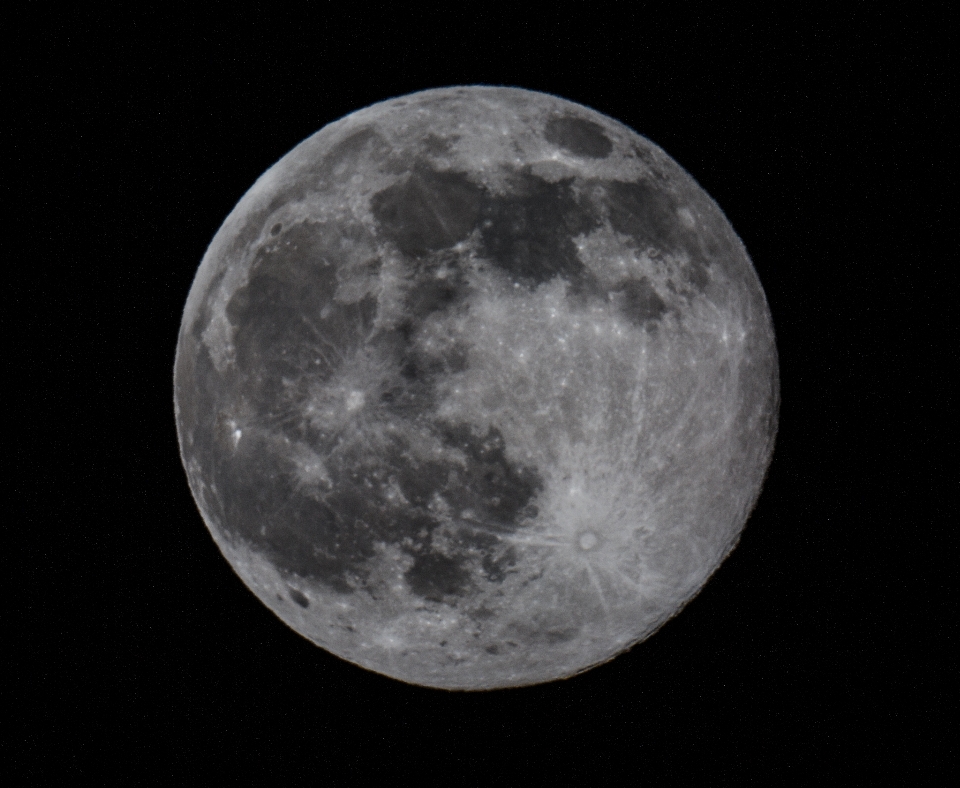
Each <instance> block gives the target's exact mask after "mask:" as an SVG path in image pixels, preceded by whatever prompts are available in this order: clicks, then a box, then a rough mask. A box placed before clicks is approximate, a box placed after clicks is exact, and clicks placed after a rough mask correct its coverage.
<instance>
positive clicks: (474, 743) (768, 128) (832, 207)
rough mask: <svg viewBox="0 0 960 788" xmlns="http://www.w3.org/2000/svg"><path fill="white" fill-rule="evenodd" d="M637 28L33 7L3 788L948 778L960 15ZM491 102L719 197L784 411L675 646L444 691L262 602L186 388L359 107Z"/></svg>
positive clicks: (568, 14) (544, 19) (490, 17)
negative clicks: (596, 139)
mask: <svg viewBox="0 0 960 788" xmlns="http://www.w3.org/2000/svg"><path fill="white" fill-rule="evenodd" d="M623 5H624V6H628V8H626V9H624V10H621V11H619V12H615V13H614V12H611V11H608V10H605V9H604V8H603V7H598V6H595V5H587V4H571V5H569V6H563V9H565V10H564V11H563V12H561V10H560V9H561V6H560V5H557V6H556V10H555V11H554V12H552V13H546V14H543V15H541V14H537V13H533V12H526V11H524V10H522V9H521V10H519V11H514V10H511V8H512V6H511V7H510V8H508V7H507V6H506V4H505V5H504V7H500V8H494V7H492V6H489V7H488V6H484V7H478V6H470V5H464V4H456V3H451V4H442V5H439V6H438V7H437V8H436V9H433V10H429V11H412V10H404V9H402V8H398V7H397V6H395V5H390V6H386V5H384V6H376V5H366V6H364V5H363V4H339V3H337V4H334V3H312V4H305V5H303V6H302V7H299V8H296V9H295V10H289V9H288V10H282V9H279V8H277V7H274V6H273V5H271V4H262V5H251V6H238V7H234V6H230V7H229V8H224V9H223V10H222V11H221V12H218V13H217V14H216V16H217V17H219V18H213V16H211V15H209V11H208V12H207V13H206V14H204V15H200V14H199V13H197V12H196V9H198V8H199V4H197V5H196V6H195V7H192V8H194V11H195V12H194V13H190V11H189V9H188V8H186V7H182V8H179V9H176V11H175V12H173V11H171V12H161V11H147V10H143V9H142V8H138V7H135V6H136V4H126V5H125V6H122V7H121V6H116V7H113V8H112V9H111V7H110V6H102V7H101V8H104V9H108V10H103V11H98V12H97V13H96V14H93V13H92V12H90V11H75V12H72V13H70V14H68V15H62V14H60V13H55V12H54V11H53V10H52V8H53V7H43V6H39V5H36V4H26V5H24V6H22V7H21V9H20V10H19V11H18V12H16V14H15V15H14V19H13V24H12V25H10V26H8V34H9V37H10V51H9V52H8V53H7V58H8V59H9V62H10V63H11V68H9V69H8V74H7V76H8V77H9V78H11V83H10V85H9V90H8V91H7V92H6V95H7V101H6V102H5V106H6V107H7V110H8V112H9V113H10V114H9V115H8V123H7V129H6V133H7V134H8V135H9V139H10V141H11V143H12V144H11V145H10V147H9V148H8V150H10V151H12V154H11V159H10V161H11V164H12V165H13V166H12V171H13V172H14V175H13V176H12V177H11V178H8V179H7V182H6V184H5V186H6V192H7V194H8V197H11V198H13V199H12V202H13V207H12V212H11V213H10V214H8V217H9V219H10V220H11V226H10V227H9V228H8V231H9V235H8V249H10V250H11V252H10V254H11V257H12V259H8V270H15V271H16V273H15V275H14V276H13V277H12V278H11V279H10V280H9V281H11V282H12V283H13V284H12V286H11V291H12V292H11V293H10V295H11V297H12V304H11V308H10V309H8V310H6V313H5V315H4V321H5V325H6V327H7V330H6V337H7V342H8V348H9V353H10V355H9V356H8V358H9V359H10V360H9V364H10V366H11V372H12V375H11V378H8V390H11V391H12V393H13V398H14V412H13V414H12V421H13V423H12V424H11V425H10V428H9V431H8V436H10V437H8V439H10V440H11V443H12V447H13V454H14V457H15V463H16V471H15V475H14V477H13V482H12V484H11V489H12V491H13V505H12V510H13V516H12V517H11V518H10V520H8V521H7V523H6V526H5V529H4V530H5V533H6V534H7V535H8V537H9V538H8V544H7V548H6V551H7V555H8V558H9V559H10V560H11V562H12V568H11V570H10V571H8V572H7V573H6V578H7V581H8V583H9V591H8V594H7V599H8V603H7V604H8V607H7V610H8V613H7V614H6V615H5V620H6V621H7V622H8V623H7V626H6V627H5V629H6V630H7V632H8V638H9V640H8V643H9V645H10V646H12V647H13V648H12V651H13V656H14V663H13V664H14V667H13V670H12V672H11V675H12V689H11V692H10V693H9V695H8V698H9V702H8V703H5V706H6V709H7V714H6V715H5V716H7V717H8V719H9V720H10V722H11V723H12V724H11V725H8V726H7V731H8V732H7V734H6V736H5V738H6V742H5V745H4V746H5V748H6V749H7V751H8V755H7V756H5V758H4V762H5V764H6V767H5V769H10V768H12V769H13V770H14V773H15V774H16V775H17V780H16V781H14V782H10V783H9V784H11V785H13V784H19V783H20V782H21V781H33V782H36V783H46V784H50V781H51V780H54V779H57V780H60V779H63V780H66V781H67V784H74V783H76V782H79V781H80V780H81V779H86V780H92V781H93V782H94V783H95V784H96V783H99V784H108V783H124V784H143V783H150V782H157V783H161V784H164V783H168V782H173V781H189V782H193V781H196V780H201V784H207V783H208V782H209V781H210V780H214V779H216V781H218V782H219V781H221V780H223V781H231V782H232V781H235V780H239V781H240V782H241V783H243V782H248V781H249V782H251V783H254V784H261V783H265V782H266V781H268V780H270V781H271V782H272V781H274V780H289V779H302V780H304V781H308V780H309V781H311V782H316V783H318V784H324V785H349V784H356V783H357V781H359V780H363V779H375V778H378V777H379V778H380V779H384V780H391V781H394V780H398V779H400V780H403V779H408V778H409V777H414V778H417V779H418V780H419V781H420V782H421V783H426V784H434V783H440V782H441V781H442V782H444V783H449V782H452V783H453V784H462V785H489V784H495V783H496V784H505V785H518V784H522V782H521V781H528V780H534V781H538V782H540V781H547V780H549V781H551V782H556V781H559V782H561V783H564V782H569V783H573V784H582V785H599V784H604V783H606V782H609V781H612V780H614V779H616V778H617V777H619V778H620V779H622V780H624V781H626V782H627V783H628V784H652V785H661V784H663V785H670V784H677V785H682V784H695V785H696V784H716V783H721V782H732V783H738V784H739V783H747V782H753V781H755V780H756V781H760V782H762V783H768V782H771V781H774V780H775V781H777V782H778V783H779V782H781V781H790V780H796V779H801V780H804V781H809V780H812V779H840V780H843V781H844V784H849V783H850V782H859V781H860V780H861V779H864V780H866V781H869V780H872V779H874V778H876V777H877V776H889V775H899V776H902V777H903V778H911V779H916V780H919V781H925V780H926V779H931V778H933V779H939V778H941V777H942V775H944V774H946V770H947V767H948V755H949V751H950V749H951V748H952V747H953V743H952V738H951V737H950V736H949V733H948V729H947V728H946V727H944V726H942V725H941V724H940V723H939V722H938V718H939V717H940V715H941V714H943V713H945V712H950V713H952V708H953V706H954V705H955V704H954V701H955V695H953V696H952V695H951V693H950V691H949V689H948V686H949V684H948V683H947V677H946V676H945V674H944V673H943V672H942V669H943V668H945V667H946V666H947V663H948V660H949V659H950V658H951V657H952V652H954V651H955V649H956V640H955V639H954V638H953V635H952V634H951V633H952V628H951V626H952V619H953V618H955V616H956V608H955V607H948V606H947V605H946V604H945V597H946V594H947V592H948V586H947V575H946V574H945V573H944V572H943V569H944V568H945V563H946V562H945V559H946V558H947V557H951V556H950V553H949V548H948V546H947V544H946V534H948V533H949V532H950V531H951V530H952V529H951V527H950V526H949V522H950V521H951V518H950V516H949V513H948V503H947V495H948V493H949V495H950V499H951V503H952V499H953V498H954V497H955V493H956V486H955V485H956V479H955V472H956V459H955V456H956V455H955V452H954V451H953V450H951V451H950V452H949V453H947V449H948V447H947V445H946V443H947V440H945V439H948V440H949V441H950V443H951V445H952V444H953V439H952V428H951V427H950V419H949V413H950V412H953V411H952V408H951V407H950V406H949V405H950V404H951V402H952V400H949V397H950V394H952V390H951V391H949V392H948V390H947V380H948V378H949V377H950V375H951V371H952V372H953V373H955V372H956V364H955V361H956V351H955V350H954V349H953V348H952V347H951V348H947V347H946V342H945V339H946V335H947V318H948V315H950V314H952V315H954V316H955V314H956V313H955V311H954V312H948V311H946V310H945V309H944V308H943V307H942V306H941V298H942V296H943V295H945V294H948V293H949V291H950V289H952V288H950V286H949V281H951V280H950V279H948V278H947V273H948V271H949V272H950V273H951V274H952V273H953V268H954V266H955V261H956V250H955V242H954V243H952V244H951V248H950V249H949V250H948V251H944V247H945V244H946V234H947V232H948V231H950V232H951V233H954V232H955V223H956V220H955V218H954V215H953V214H954V211H953V210H948V205H949V203H947V190H948V187H952V188H953V190H954V197H953V199H954V200H955V188H956V179H955V173H954V172H953V171H952V170H951V169H950V167H949V162H950V160H951V159H952V158H953V149H952V146H951V145H950V144H949V142H948V138H947V133H948V128H949V129H950V131H952V130H953V128H952V127H948V125H947V122H946V115H947V108H948V106H949V104H950V103H953V104H955V93H954V99H953V101H952V102H951V101H950V99H949V91H948V83H950V81H951V79H952V73H953V72H954V70H955V69H954V68H953V67H952V66H953V64H952V63H951V61H950V59H949V58H950V55H949V53H950V51H951V44H955V42H951V41H950V40H948V35H947V32H946V31H947V29H948V25H947V23H946V15H945V13H943V9H945V5H944V7H943V9H941V8H940V7H939V6H938V5H937V4H935V3H927V4H924V7H925V9H926V10H923V11H918V12H915V13H909V14H908V13H904V14H901V15H899V16H895V15H891V14H884V13H882V12H881V11H880V10H877V11H873V12H871V11H863V12H860V11H856V12H849V13H846V14H834V15H832V16H828V17H824V16H819V15H813V14H804V13H801V12H795V11H784V10H782V9H779V8H777V9H776V10H775V11H774V10H768V11H766V12H763V14H762V15H760V16H757V15H756V14H755V13H751V14H747V15H736V14H733V13H731V12H723V11H713V12H709V13H704V12H701V11H700V10H698V9H696V8H695V7H693V6H684V7H682V8H680V9H678V10H675V11H673V12H671V13H669V14H667V13H658V12H651V11H638V10H633V9H632V6H633V5H634V4H623ZM461 8H462V10H459V9H461ZM245 9H246V10H245ZM952 48H954V49H955V46H953V47H952ZM476 83H484V84H496V85H499V84H503V85H511V86H518V87H524V88H529V89H534V90H541V91H546V92H550V93H555V94H557V95H560V96H563V97H565V98H569V99H572V100H574V101H578V102H581V103H583V104H586V105H588V106H591V107H593V108H595V109H597V110H599V111H601V112H603V113H605V114H608V115H610V116H612V117H614V118H617V119H619V120H621V121H623V122H625V123H627V124H628V125H630V126H632V127H633V128H635V129H636V130H637V131H639V132H640V133H641V134H643V135H645V136H647V137H649V138H650V139H652V140H653V141H654V142H656V143H657V144H659V145H660V146H662V147H663V148H664V149H665V150H666V151H667V152H668V153H669V154H670V155H671V156H673V157H674V158H675V159H676V160H677V161H678V162H679V163H680V164H681V165H682V166H683V167H684V168H686V169H687V170H688V171H689V172H690V173H691V174H692V175H693V176H694V177H695V178H696V179H697V180H698V181H699V183H700V184H701V185H702V186H703V187H704V188H705V189H706V190H707V191H708V192H709V193H710V194H711V195H712V196H713V197H714V199H716V201H717V202H718V203H719V205H720V206H721V207H722V208H723V210H724V211H725V212H726V214H727V216H728V217H729V219H730V221H731V223H732V224H733V226H734V228H735V229H736V230H737V232H738V233H739V234H740V236H741V238H742V239H743V241H744V243H745V244H746V247H747V249H748V251H749V252H750V254H751V257H752V259H753V261H754V264H755V266H756V269H757V271H758V273H759V276H760V279H761V281H762V283H763V285H764V288H765V290H766V293H767V298H768V300H769V303H770V308H771V311H772V314H773V318H774V323H775V327H776V330H777V336H778V345H779V352H780V363H781V387H782V408H781V426H780V433H779V437H778V444H777V449H776V454H775V457H774V460H773V464H772V466H771V468H770V472H769V476H768V479H767V482H766V486H765V488H764V490H763V493H762V496H761V498H760V500H759V503H758V505H757V508H756V510H755V512H754V514H753V516H752V518H751V520H750V522H749V524H748V527H747V529H746V531H745V533H744V535H743V538H742V540H741V543H740V545H739V547H738V548H737V550H736V551H735V552H734V553H733V554H732V555H731V556H730V558H729V559H728V560H727V561H726V563H725V564H724V565H723V566H722V568H721V569H720V570H719V571H718V572H717V574H716V575H715V576H714V578H713V579H712V580H711V581H710V582H709V584H708V585H707V586H706V588H705V589H704V590H703V592H702V593H701V594H700V595H699V596H698V597H697V598H696V599H695V600H694V601H693V602H692V603H691V604H690V605H689V606H688V607H687V608H686V609H685V610H684V611H683V613H682V614H681V615H680V616H679V617H678V618H676V619H675V620H673V621H671V622H670V623H668V624H667V625H666V626H665V627H664V628H663V629H662V630H661V631H660V632H659V633H658V634H657V635H655V636H654V637H653V638H652V639H650V640H649V641H647V642H646V643H644V644H642V645H640V646H638V647H636V648H634V649H633V650H632V651H631V652H629V653H627V654H625V655H623V656H621V657H619V658H618V659H616V660H615V661H613V662H611V663H609V664H607V665H604V666H602V667H599V668H596V669H595V670H593V671H590V672H588V673H586V674H584V675H582V676H580V677H577V678H574V679H571V680H568V681H563V682H556V683H553V684H549V685H544V686H538V687H532V688H526V689H519V690H510V691H500V692H488V693H482V694H458V693H446V692H440V691H434V690H428V689H422V688H418V687H413V686H408V685H404V684H401V683H398V682H396V681H393V680H391V679H388V678H384V677H381V676H378V675H375V674H372V673H369V672H366V671H364V670H362V669H360V668H356V667H353V666H351V665H348V664H346V663H344V662H342V661H340V660H339V659H337V658H335V657H333V656H331V655H329V654H327V653H326V652H324V651H321V650H320V649H318V648H316V647H315V646H313V645H312V644H310V643H308V642H307V641H305V640H303V639H302V638H300V637H299V636H298V635H296V634H295V633H294V632H292V631H291V630H289V629H287V628H286V627H285V626H284V625H283V624H281V623H280V621H279V620H277V619H275V618H274V617H273V615H272V614H271V613H269V612H268V611H267V610H266V609H265V608H264V607H263V606H262V605H261V604H260V603H259V602H258V601H257V600H256V598H255V597H254V596H253V595H252V594H251V593H250V592H248V591H247V590H246V589H245V587H244V586H243V585H242V584H241V582H240V581H239V580H238V579H237V578H236V576H235V575H234V574H233V572H232V570H231V569H230V567H229V565H228V564H227V563H226V562H225V561H224V560H223V559H222V558H221V557H220V555H219V553H218V551H217V549H216V547H215V545H214V543H213V541H212V540H211V538H210V537H209V535H208V533H207V531H206V529H205V528H204V525H203V522H202V520H201V518H200V516H199V514H198V512H197V510H196V508H195V506H194V504H193V501H192V499H191V497H190V492H189V489H188V486H187V482H186V478H185V475H184V473H183V471H182V468H181V465H180V460H179V456H178V449H177V443H176V434H175V427H174V419H173V404H172V365H173V357H174V351H175V347H176V340H177V332H178V329H179V321H180V316H181V310H182V307H183V304H184V301H185V299H186V296H187V292H188V290H189V287H190V284H191V281H192V279H193V276H194V273H195V271H196V268H197V266H198V264H199V262H200V259H201V257H202V256H203V253H204V251H205V249H206V246H207V244H208V243H209V241H210V240H211V238H212V237H213V235H214V233H215V232H216V230H217V229H218V227H219V226H220V223H221V222H222V221H223V219H224V218H225V217H226V215H227V214H228V213H229V211H230V210H231V209H232V207H233V206H234V205H235V203H236V202H237V200H238V199H239V198H240V197H241V195H242V194H243V193H244V192H245V191H246V189H247V188H249V187H250V186H251V185H252V184H253V182H254V181H255V180H256V178H257V177H258V176H259V175H260V174H261V173H262V172H263V171H264V170H265V169H267V168H268V167H269V166H270V165H272V164H273V163H274V162H275V161H276V160H277V159H279V158H280V157H281V156H283V155H284V154H285V153H286V152H287V151H288V150H290V149H291V148H292V147H293V146H294V145H296V144H297V143H298V142H300V141H301V140H303V139H304V138H305V137H307V136H308V135H310V134H312V133H313V132H315V131H317V130H318V129H319V128H321V127H322V126H323V125H325V124H326V123H329V122H331V121H333V120H336V119H337V118H339V117H341V116H342V115H344V114H346V113H348V112H351V111H353V110H356V109H359V108H361V107H364V106H367V105H369V104H372V103H375V102H377V101H380V100H382V99H387V98H390V97H393V96H396V95H399V94H404V93H409V92H413V91H416V90H420V89H424V88H430V87H441V86H447V85H454V84H476ZM951 138H952V135H951ZM953 322H955V321H953ZM11 379H12V380H14V381H17V382H16V383H15V384H13V385H11V383H10V380H11ZM952 508H953V507H951V509H952ZM954 517H955V516H954ZM952 521H954V522H955V519H954V520H952Z"/></svg>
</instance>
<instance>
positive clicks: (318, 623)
mask: <svg viewBox="0 0 960 788" xmlns="http://www.w3.org/2000/svg"><path fill="white" fill-rule="evenodd" d="M174 377H175V383H174V395H175V412H176V420H177V428H178V433H179V438H180V448H181V453H182V458H183V463H184V467H185V469H186V472H187V477H188V479H189V483H190V487H191V489H192V491H193V495H194V497H195V499H196V501H197V504H198V506H199V509H200V512H201V513H202V516H203V519H204V521H205V522H206V524H207V526H208V528H209V530H210V532H211V534H212V535H213V537H214V539H215V540H216V542H217V544H218V545H219V547H220V549H221V551H222V552H223V554H224V556H225V557H226V558H227V560H228V561H229V562H230V563H231V564H232V566H233V567H234V569H235V570H236V572H237V573H238V575H239V576H240V577H241V578H242V580H243V581H244V582H245V583H246V585H247V586H248V587H249V588H250V589H251V590H252V591H253V592H254V593H255V594H256V595H257V596H258V597H259V598H260V599H261V600H262V601H263V603H264V604H265V605H267V606H268V607H269V608H270V609H271V610H272V611H274V613H276V615H278V616H279V617H280V618H281V619H282V620H283V621H285V622H286V623H287V624H288V625H289V626H291V627H292V628H293V629H295V630H296V631H297V632H299V633H301V634H302V635H304V636H305V637H307V638H309V639H310V640H312V641H313V642H315V643H316V644H318V645H319V646H322V647H323V648H325V649H328V650H329V651H331V652H333V653H334V654H337V655H339V656H340V657H342V658H344V659H346V660H349V661H350V662H353V663H355V664H357V665H361V666H363V667H366V668H369V669H371V670H374V671H377V672H379V673H383V674H386V675H389V676H393V677H395V678H398V679H401V680H404V681H408V682H412V683H416V684H421V685H426V686H433V687H445V688H455V689H482V688H496V687H509V686H518V685H525V684H532V683H538V682H543V681H549V680H552V679H556V678H562V677H567V676H570V675H573V674H575V673H578V672H580V671H583V670H585V669H587V668H589V667H591V666H593V665H596V664H598V663H601V662H604V661H606V660H608V659H610V658H611V657H613V656H615V655H616V654H618V653H620V652H622V651H624V650H625V649H627V648H629V647H630V646H632V645H633V644H635V643H637V642H639V641H641V640H643V639H644V638H645V637H647V636H649V635H650V634H651V633H652V632H653V631H654V630H656V629H657V628H658V627H659V626H660V625H661V624H662V623H663V622H664V621H666V620H667V619H668V618H670V617H671V616H673V615H674V614H676V613H677V612H678V611H679V610H680V609H681V607H682V606H683V605H684V604H685V603H686V602H687V601H688V600H689V599H690V598H691V597H692V596H693V595H695V594H696V592H697V591H698V590H699V589H700V588H701V587H702V585H703V584H704V583H705V582H706V580H707V579H708V577H709V576H710V575H711V573H712V572H713V571H714V570H715V569H716V568H717V567H718V565H719V564H720V562H721V561H722V560H723V558H724V557H725V556H726V555H727V554H728V553H729V551H730V550H731V549H732V548H733V546H734V545H735V543H736V541H737V538H738V536H739V534H740V532H741V530H742V528H743V527H744V524H745V522H746V520H747V517H748V515H749V513H750V511H751V509H752V507H753V505H754V503H755V501H756V498H757V496H758V494H759V491H760V487H761V485H762V482H763V478H764V474H765V471H766V468H767V465H768V463H769V460H770V457H771V453H772V450H773V444H774V437H775V433H776V426H777V415H778V403H779V396H778V372H777V358H776V348H775V343H774V334H773V328H772V323H771V318H770V314H769V311H768V308H767V305H766V301H765V298H764V294H763V291H762V289H761V286H760V283H759V281H758V279H757V276H756V273H755V272H754V269H753V267H752V265H751V262H750V260H749V258H748V256H747V254H746V251H745V250H744V247H743V245H742V244H741V242H740V241H739V239H738V238H737V236H736V234H735V233H734V231H733V230H732V228H731V227H730V224H729V223H728V222H727V220H726V218H725V217H724V215H723V214H722V212H721V211H720V209H719V208H718V207H717V205H716V204H715V203H714V202H713V201H712V200H711V199H710V197H709V196H708V195H707V194H706V193H705V192H704V191H703V190H702V189H701V188H700V187H699V186H698V185H697V184H696V183H695V182H694V181H693V179H692V178H691V177H690V176H689V175H688V174H686V173H685V172H684V171H683V170H682V169H681V168H680V166H679V165H677V164H676V163H675V162H674V161H673V160H672V159H670V158H669V157H668V156H667V155H666V154H665V153H664V152H663V151H662V150H660V148H658V147H657V146H656V145H654V144H653V143H651V142H650V141H648V140H646V139H645V138H643V137H641V136H639V135H638V134H637V133H636V132H634V131H632V130H631V129H629V128H627V127H625V126H623V125H622V124H620V123H617V122H616V121H613V120H611V119H610V118H607V117H606V116H603V115H601V114H599V113H597V112H595V111H593V110H590V109H588V108H586V107H583V106H581V105H578V104H574V103H571V102H568V101H565V100H563V99H560V98H557V97H554V96H549V95H544V94H540V93H534V92H530V91H525V90H518V89H512V88H495V87H467V88H449V89H441V90H431V91H426V92H423V93H417V94H413V95H410V96H404V97H401V98H398V99H394V100H391V101H386V102H383V103H381V104H376V105H374V106H371V107H368V108H367V109H364V110H361V111H359V112H356V113H354V114H352V115H349V116H347V117H345V118H343V119H342V120H339V121H337V122H336V123H333V124H331V125H329V126H327V127H325V128H324V129H322V130H321V131H319V132H318V133H317V134H315V135H314V136H312V137H310V138H309V139H307V140H306V141H304V142H303V143H301V144H300V145H298V146H297V147H296V148H294V149H293V150H292V151H291V152H290V153H289V154H288V155H286V156H285V157H284V158H283V159H281V160H280V161H279V162H278V163H277V164H276V165H274V166H273V167H272V168H271V169H270V170H268V171H267V172H266V173H265V174H264V175H263V176H262V177H261V178H260V179H259V180H258V181H257V183H256V184H255V185H254V186H253V187H252V188H251V189H250V191H249V192H248V193H247V194H246V195H245V196H244V197H243V199H242V200H241V201H240V203H239V204H238V205H237V206H236V208H235V209H234V210H233V212H232V213H231V214H230V215H229V217H227V219H226V221H225V222H224V224H223V226H222V227H221V228H220V230H219V232H218V233H217V235H216V236H215V238H214V240H213V242H212V243H211V245H210V248H209V249H208V251H207V253H206V255H205V257H204V258H203V261H202V263H201V265H200V269H199V271H198V273H197V276H196V279H195V281H194V283H193V287H192V289H191V291H190V294H189V297H188V300H187V304H186V308H185V311H184V316H183V324H182V328H181V333H180V338H179V343H178V347H177V358H176V364H175V376H174Z"/></svg>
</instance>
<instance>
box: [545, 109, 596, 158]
mask: <svg viewBox="0 0 960 788" xmlns="http://www.w3.org/2000/svg"><path fill="white" fill-rule="evenodd" d="M543 136H544V138H545V139H546V140H547V142H551V143H553V144H554V145H556V146H557V147H559V148H563V150H565V151H567V152H568V153H572V154H573V155H574V156H580V157H583V158H587V159H605V158H606V157H607V156H609V155H610V153H611V151H613V143H612V142H611V141H610V138H609V137H607V135H606V134H605V133H604V131H603V127H602V126H600V124H598V123H594V122H593V121H592V120H587V119H586V118H579V117H577V116H576V115H560V116H559V117H553V118H550V120H548V121H547V125H546V126H545V127H544V129H543Z"/></svg>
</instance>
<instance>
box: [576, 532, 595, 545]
mask: <svg viewBox="0 0 960 788" xmlns="http://www.w3.org/2000/svg"><path fill="white" fill-rule="evenodd" d="M599 543H600V540H599V539H598V538H597V535H596V534H595V533H594V532H593V531H584V532H583V533H582V534H580V538H579V539H578V540H577V544H578V545H579V546H580V549H581V550H593V548H595V547H596V546H597V545H598V544H599Z"/></svg>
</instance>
